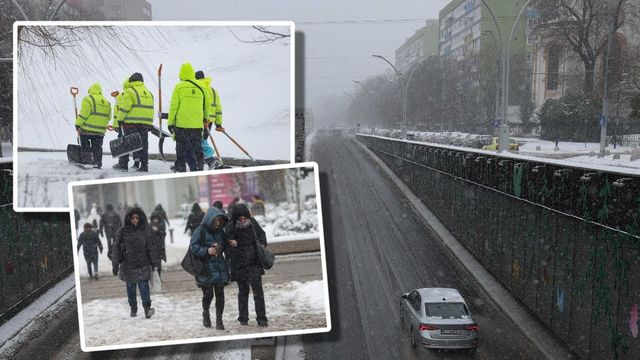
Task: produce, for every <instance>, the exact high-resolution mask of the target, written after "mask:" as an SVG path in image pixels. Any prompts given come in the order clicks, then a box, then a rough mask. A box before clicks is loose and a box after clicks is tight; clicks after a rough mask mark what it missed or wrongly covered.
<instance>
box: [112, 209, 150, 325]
mask: <svg viewBox="0 0 640 360" xmlns="http://www.w3.org/2000/svg"><path fill="white" fill-rule="evenodd" d="M151 236H152V235H151V231H150V228H149V226H148V224H147V216H146V214H145V213H144V211H142V209H141V208H139V207H133V208H131V209H129V211H127V214H126V215H125V217H124V225H123V226H122V227H121V228H120V229H119V230H118V232H117V234H116V239H115V242H114V243H113V251H112V253H111V254H112V258H111V263H112V264H113V275H114V276H117V275H119V278H120V280H122V281H124V282H125V283H126V284H127V298H128V301H129V307H130V308H131V313H130V316H131V317H135V316H137V312H138V300H137V297H136V287H137V288H138V289H139V290H140V298H141V299H142V306H143V307H144V315H145V317H146V318H147V319H148V318H150V317H151V316H152V315H153V314H154V313H155V309H153V308H152V307H151V294H150V291H149V279H150V278H151V268H152V267H154V266H155V267H158V266H159V264H158V263H154V262H153V258H154V257H153V248H152V245H151V241H152V240H151Z"/></svg>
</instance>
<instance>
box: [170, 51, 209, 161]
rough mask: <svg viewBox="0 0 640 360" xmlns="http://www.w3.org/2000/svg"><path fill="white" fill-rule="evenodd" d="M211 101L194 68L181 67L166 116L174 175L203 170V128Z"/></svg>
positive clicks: (204, 128)
mask: <svg viewBox="0 0 640 360" xmlns="http://www.w3.org/2000/svg"><path fill="white" fill-rule="evenodd" d="M208 104H211V100H210V99H209V96H208V93H207V92H206V91H205V89H204V88H203V86H202V84H200V83H199V82H198V81H197V80H196V76H195V72H194V71H193V66H191V64H190V63H184V64H182V67H181V68H180V82H179V83H178V84H177V85H176V86H175V88H174V89H173V94H172V95H171V105H170V107H169V114H168V121H167V124H168V127H169V132H171V134H172V136H173V137H174V139H175V141H176V161H175V164H174V165H173V167H172V170H173V171H176V172H186V171H187V165H189V170H190V171H197V170H202V168H200V167H199V166H198V164H203V163H204V160H203V156H204V155H203V152H202V146H201V141H202V139H204V138H208V137H209V130H208V128H207V126H206V124H207V121H208V119H209V112H210V108H211V107H210V106H209V105H208Z"/></svg>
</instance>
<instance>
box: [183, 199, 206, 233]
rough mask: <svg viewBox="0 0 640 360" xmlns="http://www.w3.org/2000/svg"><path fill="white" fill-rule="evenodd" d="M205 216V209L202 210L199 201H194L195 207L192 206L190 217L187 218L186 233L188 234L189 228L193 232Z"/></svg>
mask: <svg viewBox="0 0 640 360" xmlns="http://www.w3.org/2000/svg"><path fill="white" fill-rule="evenodd" d="M203 218H204V211H202V208H201V207H200V205H199V204H198V203H197V202H196V203H193V207H191V214H189V217H188V218H187V225H186V226H185V228H184V233H185V234H186V233H187V230H189V231H191V234H193V231H194V230H195V229H196V228H197V227H198V226H199V225H200V223H201V222H202V219H203Z"/></svg>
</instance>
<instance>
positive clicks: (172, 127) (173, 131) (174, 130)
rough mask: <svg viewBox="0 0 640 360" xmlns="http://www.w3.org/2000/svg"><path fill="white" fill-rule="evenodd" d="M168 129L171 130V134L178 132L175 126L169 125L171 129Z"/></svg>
mask: <svg viewBox="0 0 640 360" xmlns="http://www.w3.org/2000/svg"><path fill="white" fill-rule="evenodd" d="M168 128H169V132H170V133H172V134H174V133H175V132H176V127H175V125H169V127H168Z"/></svg>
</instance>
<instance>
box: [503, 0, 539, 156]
mask: <svg viewBox="0 0 640 360" xmlns="http://www.w3.org/2000/svg"><path fill="white" fill-rule="evenodd" d="M529 3H531V0H527V2H526V3H525V4H524V5H523V6H522V9H520V12H519V13H518V16H517V17H516V20H515V22H514V23H513V26H512V27H511V33H510V34H509V39H508V40H507V44H506V47H505V49H504V51H503V58H504V59H503V63H504V66H503V71H504V72H503V74H502V78H503V79H504V80H503V83H502V119H503V120H502V125H500V136H499V140H500V152H502V151H505V150H507V149H508V148H509V124H508V121H507V115H508V110H509V77H510V67H511V44H512V42H513V37H514V36H515V33H516V29H517V27H518V23H519V22H520V18H521V17H522V14H524V11H525V10H526V9H527V7H528V6H529Z"/></svg>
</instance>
